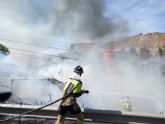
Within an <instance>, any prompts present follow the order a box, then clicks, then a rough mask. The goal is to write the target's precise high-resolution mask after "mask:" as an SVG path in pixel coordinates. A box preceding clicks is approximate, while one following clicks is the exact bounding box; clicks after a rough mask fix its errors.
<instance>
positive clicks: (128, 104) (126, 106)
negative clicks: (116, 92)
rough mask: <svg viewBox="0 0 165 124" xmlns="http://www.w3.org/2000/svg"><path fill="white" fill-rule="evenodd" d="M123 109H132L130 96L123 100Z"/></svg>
mask: <svg viewBox="0 0 165 124" xmlns="http://www.w3.org/2000/svg"><path fill="white" fill-rule="evenodd" d="M123 110H124V111H131V102H130V99H129V97H126V98H125V100H124V101H123Z"/></svg>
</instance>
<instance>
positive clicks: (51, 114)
mask: <svg viewBox="0 0 165 124" xmlns="http://www.w3.org/2000/svg"><path fill="white" fill-rule="evenodd" d="M38 107H40V106H31V105H12V104H1V105H0V115H19V114H21V113H24V112H27V111H30V110H33V109H36V108H38ZM83 112H84V116H85V121H87V122H101V123H115V124H130V123H143V124H144V123H147V124H165V115H163V114H153V113H139V112H121V111H111V110H96V109H84V110H83ZM57 115H58V112H57V108H55V107H53V106H50V107H47V108H43V109H42V110H39V111H35V112H34V113H31V114H28V115H23V116H21V117H36V118H45V119H56V118H57ZM66 119H67V120H75V118H74V117H71V116H70V115H68V117H67V118H66Z"/></svg>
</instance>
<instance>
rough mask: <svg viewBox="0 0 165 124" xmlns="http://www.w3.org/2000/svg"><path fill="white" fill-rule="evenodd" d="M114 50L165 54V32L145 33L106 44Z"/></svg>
mask: <svg viewBox="0 0 165 124" xmlns="http://www.w3.org/2000/svg"><path fill="white" fill-rule="evenodd" d="M106 48H111V49H112V50H113V51H130V52H132V53H136V54H142V53H146V54H148V55H157V54H158V55H165V33H157V32H156V33H145V34H144V33H143V34H139V35H135V36H130V37H127V38H125V39H120V40H118V41H115V42H111V43H108V44H106Z"/></svg>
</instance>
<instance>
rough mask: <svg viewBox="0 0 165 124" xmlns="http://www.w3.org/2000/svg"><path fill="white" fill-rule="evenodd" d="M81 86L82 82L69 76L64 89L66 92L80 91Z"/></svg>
mask: <svg viewBox="0 0 165 124" xmlns="http://www.w3.org/2000/svg"><path fill="white" fill-rule="evenodd" d="M81 87H82V83H81V82H80V81H78V80H75V79H71V78H70V79H68V80H67V82H66V84H65V86H64V91H67V93H80V92H81Z"/></svg>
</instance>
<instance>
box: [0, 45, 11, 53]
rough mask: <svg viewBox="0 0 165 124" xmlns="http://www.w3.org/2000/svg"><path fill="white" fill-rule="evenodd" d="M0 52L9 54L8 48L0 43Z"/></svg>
mask: <svg viewBox="0 0 165 124" xmlns="http://www.w3.org/2000/svg"><path fill="white" fill-rule="evenodd" d="M0 52H1V53H3V54H6V55H7V54H10V51H9V49H8V48H7V47H6V46H4V45H2V44H0Z"/></svg>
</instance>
